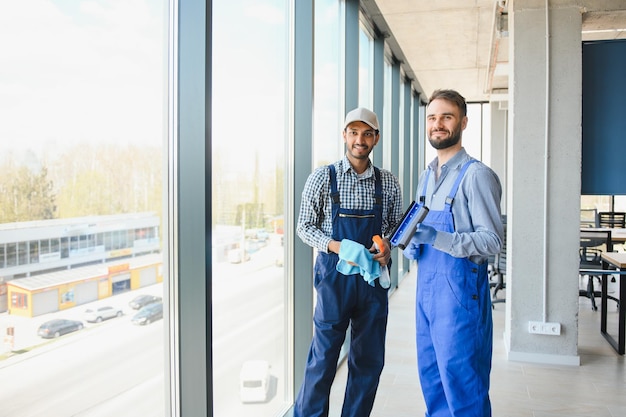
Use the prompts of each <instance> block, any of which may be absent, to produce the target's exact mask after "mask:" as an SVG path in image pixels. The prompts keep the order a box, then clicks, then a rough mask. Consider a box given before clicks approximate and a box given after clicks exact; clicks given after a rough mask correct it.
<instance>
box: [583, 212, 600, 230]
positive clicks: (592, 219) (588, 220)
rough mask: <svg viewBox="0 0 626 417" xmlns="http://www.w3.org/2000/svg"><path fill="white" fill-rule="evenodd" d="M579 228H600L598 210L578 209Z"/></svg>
mask: <svg viewBox="0 0 626 417" xmlns="http://www.w3.org/2000/svg"><path fill="white" fill-rule="evenodd" d="M580 227H600V219H599V218H598V209H595V208H592V209H580Z"/></svg>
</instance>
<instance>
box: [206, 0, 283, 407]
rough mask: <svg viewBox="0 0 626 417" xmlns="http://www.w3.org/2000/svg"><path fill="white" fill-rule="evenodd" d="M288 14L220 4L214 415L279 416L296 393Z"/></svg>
mask: <svg viewBox="0 0 626 417" xmlns="http://www.w3.org/2000/svg"><path fill="white" fill-rule="evenodd" d="M289 16H290V10H289V1H287V0H261V1H255V2H250V1H247V0H233V1H224V2H214V4H213V33H215V34H216V36H214V37H213V58H212V62H213V71H212V73H213V80H212V102H213V103H215V104H214V105H213V114H212V146H213V149H212V152H213V155H212V164H213V168H212V179H213V181H212V189H213V196H212V200H211V201H212V207H213V219H212V230H213V236H214V240H213V266H212V268H213V271H212V276H213V283H212V285H213V291H212V292H213V300H212V309H213V347H212V348H213V381H215V383H214V385H213V387H214V390H213V410H214V413H215V415H216V416H241V417H245V416H254V417H263V416H276V415H279V412H280V411H281V410H285V409H286V408H287V407H288V406H289V405H290V404H291V401H292V398H291V391H292V387H291V386H290V384H289V379H288V375H290V373H291V372H293V369H292V366H291V362H290V361H289V359H288V358H289V357H290V355H288V354H287V352H288V350H287V343H289V334H288V330H287V329H288V326H287V323H288V314H289V309H288V305H287V283H288V281H287V273H286V272H285V271H286V268H284V247H283V245H284V244H285V240H284V234H283V220H284V218H283V216H284V214H285V212H284V203H285V201H284V184H285V154H284V149H285V148H286V143H287V132H288V121H289V118H288V115H289V108H288V104H289V100H288V97H289V85H290V84H289V66H288V62H289V61H288V60H289V54H288V52H289V26H290V25H289V23H290V22H289ZM244 34H248V35H249V36H243V35H244Z"/></svg>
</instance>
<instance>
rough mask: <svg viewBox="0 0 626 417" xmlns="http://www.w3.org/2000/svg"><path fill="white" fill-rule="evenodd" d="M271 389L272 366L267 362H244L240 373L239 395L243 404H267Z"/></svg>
mask: <svg viewBox="0 0 626 417" xmlns="http://www.w3.org/2000/svg"><path fill="white" fill-rule="evenodd" d="M269 389H270V364H269V362H268V361H265V360H252V361H246V362H244V364H243V366H242V367H241V372H240V373H239V394H240V398H241V402H242V403H257V402H265V401H267V399H268V395H269Z"/></svg>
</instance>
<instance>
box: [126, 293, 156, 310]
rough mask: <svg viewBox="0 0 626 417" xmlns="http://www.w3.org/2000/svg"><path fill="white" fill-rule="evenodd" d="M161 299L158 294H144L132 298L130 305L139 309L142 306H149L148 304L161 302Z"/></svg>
mask: <svg viewBox="0 0 626 417" xmlns="http://www.w3.org/2000/svg"><path fill="white" fill-rule="evenodd" d="M161 301H162V298H161V297H158V296H156V295H148V294H142V295H138V296H137V297H135V298H133V299H132V300H130V302H129V303H128V305H129V306H130V307H131V308H133V309H135V310H139V309H140V308H141V307H144V306H147V305H148V304H152V303H160V302H161Z"/></svg>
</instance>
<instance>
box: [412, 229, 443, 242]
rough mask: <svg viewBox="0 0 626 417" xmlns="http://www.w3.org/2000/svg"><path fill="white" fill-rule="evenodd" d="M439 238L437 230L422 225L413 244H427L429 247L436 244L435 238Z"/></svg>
mask: <svg viewBox="0 0 626 417" xmlns="http://www.w3.org/2000/svg"><path fill="white" fill-rule="evenodd" d="M436 237H437V230H435V228H434V227H431V226H426V225H425V224H420V225H419V226H418V228H417V230H416V231H415V234H414V235H413V238H412V239H411V242H412V243H415V244H420V243H425V244H427V245H432V244H433V243H435V238H436Z"/></svg>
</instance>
